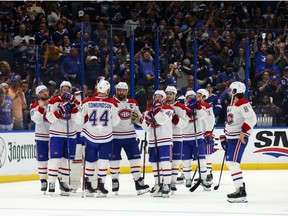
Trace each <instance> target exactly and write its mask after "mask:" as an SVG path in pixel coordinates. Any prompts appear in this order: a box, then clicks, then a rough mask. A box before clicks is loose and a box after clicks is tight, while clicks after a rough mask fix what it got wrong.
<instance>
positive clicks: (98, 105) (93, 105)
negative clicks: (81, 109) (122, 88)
mask: <svg viewBox="0 0 288 216" xmlns="http://www.w3.org/2000/svg"><path fill="white" fill-rule="evenodd" d="M88 108H104V109H105V108H108V109H111V108H112V104H109V103H103V102H100V103H97V102H93V103H91V102H90V103H89V104H88Z"/></svg>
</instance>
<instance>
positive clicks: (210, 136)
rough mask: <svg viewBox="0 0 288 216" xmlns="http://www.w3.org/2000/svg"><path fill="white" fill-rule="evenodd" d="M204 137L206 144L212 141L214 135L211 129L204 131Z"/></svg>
mask: <svg viewBox="0 0 288 216" xmlns="http://www.w3.org/2000/svg"><path fill="white" fill-rule="evenodd" d="M204 138H205V140H206V143H207V144H211V143H213V141H214V135H213V134H212V132H211V131H206V133H205V134H204Z"/></svg>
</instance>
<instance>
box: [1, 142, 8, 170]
mask: <svg viewBox="0 0 288 216" xmlns="http://www.w3.org/2000/svg"><path fill="white" fill-rule="evenodd" d="M6 157H7V151H6V145H5V142H4V140H3V139H2V138H1V137H0V168H1V167H3V166H4V164H5V161H6Z"/></svg>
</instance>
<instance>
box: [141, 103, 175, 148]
mask: <svg viewBox="0 0 288 216" xmlns="http://www.w3.org/2000/svg"><path fill="white" fill-rule="evenodd" d="M150 110H151V108H150V107H149V108H148V109H147V110H146V111H145V113H144V115H143V117H144V116H145V115H146V114H147V113H148V111H150ZM173 114H174V110H173V108H172V107H171V106H170V105H163V107H162V109H161V111H160V112H158V113H157V114H156V115H155V116H154V118H155V120H156V125H155V126H152V125H151V124H149V123H147V122H146V121H145V119H143V121H142V124H141V126H142V128H143V130H144V131H146V132H148V133H149V147H155V136H154V127H155V132H156V138H157V140H156V141H157V146H165V145H173V142H172V137H173V136H172V117H173Z"/></svg>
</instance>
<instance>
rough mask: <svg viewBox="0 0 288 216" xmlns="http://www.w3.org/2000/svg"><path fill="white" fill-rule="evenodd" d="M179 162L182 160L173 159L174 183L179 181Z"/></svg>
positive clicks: (172, 180)
mask: <svg viewBox="0 0 288 216" xmlns="http://www.w3.org/2000/svg"><path fill="white" fill-rule="evenodd" d="M179 164H180V160H173V161H172V179H171V182H172V183H176V181H177V176H178V172H179Z"/></svg>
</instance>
